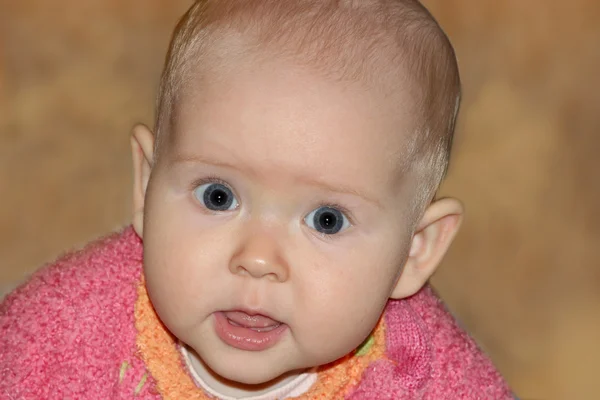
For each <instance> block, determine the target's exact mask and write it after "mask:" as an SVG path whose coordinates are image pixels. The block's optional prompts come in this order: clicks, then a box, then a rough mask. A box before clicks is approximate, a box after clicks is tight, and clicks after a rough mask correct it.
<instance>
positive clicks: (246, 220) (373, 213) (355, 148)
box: [144, 63, 412, 383]
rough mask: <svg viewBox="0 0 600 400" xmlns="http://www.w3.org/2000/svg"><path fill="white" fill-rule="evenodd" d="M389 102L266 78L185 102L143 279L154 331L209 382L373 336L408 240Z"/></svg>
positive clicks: (266, 70) (403, 122)
mask: <svg viewBox="0 0 600 400" xmlns="http://www.w3.org/2000/svg"><path fill="white" fill-rule="evenodd" d="M389 103H391V100H389V101H384V100H383V99H382V98H379V97H378V95H377V94H375V93H371V92H366V91H364V90H361V89H360V88H359V87H358V86H355V85H346V86H343V85H342V84H340V83H335V82H330V81H327V80H324V79H322V78H319V77H317V76H315V75H311V74H310V73H308V72H306V71H302V70H300V69H297V68H293V67H291V66H289V65H283V64H276V63H271V64H262V65H259V66H257V65H249V64H248V65H241V66H239V68H236V70H235V71H232V72H231V73H230V74H227V75H226V76H220V77H219V79H213V80H212V82H211V80H210V79H205V80H204V81H203V83H202V84H201V85H199V86H198V89H197V90H191V91H190V94H189V95H187V96H184V98H183V99H181V102H180V104H179V105H178V108H177V113H176V120H175V122H174V124H173V129H172V132H171V133H170V136H169V138H168V140H166V141H165V143H164V147H163V148H162V149H161V153H160V157H159V158H158V160H157V163H156V164H155V165H154V168H153V170H152V175H151V178H150V183H149V186H148V192H147V197H146V205H145V207H146V208H145V210H146V211H145V222H144V248H145V254H144V256H145V273H146V279H147V285H148V291H149V295H150V297H151V299H152V301H153V304H154V306H155V308H156V310H157V312H158V314H159V316H160V317H161V319H162V320H163V322H164V323H165V325H166V326H167V327H168V329H169V330H170V331H171V332H172V333H173V334H175V335H176V336H177V337H178V338H179V339H180V340H182V341H183V342H185V343H187V344H188V345H189V346H190V347H191V348H193V349H194V350H195V351H196V352H197V353H198V355H199V356H200V357H201V359H202V360H204V362H205V363H206V364H207V365H208V366H209V367H211V368H212V369H213V370H214V371H215V372H216V373H217V374H219V375H221V376H222V377H224V378H227V379H230V380H234V381H238V382H243V383H262V382H266V381H268V380H271V379H273V378H276V377H278V376H280V375H281V374H283V373H285V372H288V371H293V370H298V369H302V368H307V367H312V366H316V365H322V364H325V363H328V362H331V361H333V360H335V359H337V358H340V357H342V356H344V355H345V354H347V353H349V352H351V351H352V350H353V349H354V348H356V347H357V346H358V345H359V344H360V343H361V342H362V341H363V340H364V339H365V338H366V337H367V336H368V334H369V333H370V331H371V330H372V329H373V327H374V326H375V324H376V323H377V321H378V319H379V318H380V315H381V313H382V311H383V308H384V307H385V305H386V302H387V300H388V298H389V296H390V293H391V291H392V289H393V288H394V286H395V283H396V282H397V280H398V277H399V274H400V271H401V269H402V266H403V263H404V261H405V260H406V256H407V252H408V249H409V246H410V242H411V237H412V232H411V227H410V226H409V225H410V223H409V220H410V216H411V209H410V206H409V197H410V196H409V195H407V193H408V192H409V191H410V190H409V189H408V188H406V187H405V185H403V183H402V182H403V181H404V180H403V179H402V178H403V177H402V176H401V175H399V174H400V173H399V171H398V165H399V160H398V157H400V156H399V154H401V152H402V149H403V147H404V146H405V145H406V144H405V143H404V141H405V140H406V139H405V137H406V135H403V134H402V132H403V131H406V132H408V131H409V128H410V126H409V124H408V122H407V119H406V116H400V115H398V113H397V112H396V113H394V111H393V108H392V105H391V104H389ZM395 105H397V103H395Z"/></svg>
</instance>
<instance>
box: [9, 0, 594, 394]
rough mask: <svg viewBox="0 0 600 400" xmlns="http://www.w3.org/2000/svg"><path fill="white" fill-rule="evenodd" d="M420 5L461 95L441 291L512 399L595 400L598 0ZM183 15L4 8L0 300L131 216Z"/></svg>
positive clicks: (169, 10) (92, 7)
mask: <svg viewBox="0 0 600 400" xmlns="http://www.w3.org/2000/svg"><path fill="white" fill-rule="evenodd" d="M426 3H427V5H429V6H430V7H431V10H432V11H433V13H434V15H436V16H437V17H438V18H439V20H440V22H441V23H442V25H443V26H444V27H445V28H446V30H447V31H448V33H449V35H450V36H451V39H452V40H453V42H454V44H455V46H456V49H457V52H458V55H459V58H460V64H461V68H462V76H463V81H464V87H465V101H464V107H463V111H462V117H461V121H460V127H459V136H458V137H457V140H456V147H455V154H454V159H453V165H452V169H451V174H450V176H449V179H448V181H447V183H446V185H445V187H444V189H443V193H445V194H452V195H455V196H458V197H460V198H462V199H464V201H465V202H466V205H467V210H468V214H467V220H466V223H465V225H464V230H463V231H462V234H461V235H460V237H459V238H458V240H457V243H456V246H455V247H454V248H453V249H452V251H451V253H450V256H449V257H448V259H447V260H446V262H445V263H444V265H443V267H442V268H441V270H440V272H439V273H438V275H437V276H436V278H435V284H436V285H437V287H438V288H439V289H440V291H441V293H442V295H443V296H444V297H445V298H446V299H447V301H448V302H449V304H450V306H451V308H452V309H453V310H454V311H455V312H456V313H457V315H459V317H460V319H461V320H462V322H463V323H464V324H465V325H466V326H467V327H468V328H469V329H470V331H471V332H473V334H474V335H475V336H476V337H477V339H478V340H479V342H480V343H481V344H482V346H483V347H484V348H485V349H486V350H487V351H488V352H489V353H490V354H491V355H492V357H493V359H494V360H495V362H496V363H497V365H498V367H499V368H500V369H501V370H502V372H503V373H504V374H505V376H506V377H507V379H508V380H509V381H510V383H511V384H512V386H513V387H514V388H515V390H516V391H517V393H518V394H519V395H520V396H522V397H523V398H531V399H542V398H544V399H546V398H547V399H597V398H600V394H599V393H600V383H599V382H600V379H598V377H597V375H598V373H597V371H598V360H599V359H600V266H599V261H600V212H599V211H598V210H597V208H596V207H597V204H600V186H599V185H600V158H598V157H597V153H598V151H599V150H600V132H599V130H600V90H599V89H600V84H599V78H598V73H599V71H600V3H598V2H596V1H594V0H571V1H569V2H566V1H563V2H558V1H556V2H554V1H551V0H528V1H517V0H502V1H501V2H500V1H482V0H454V1H448V0H428V1H427V2H426ZM187 5H188V1H183V0H177V1H166V0H163V1H159V0H86V1H76V0H56V1H47V0H20V1H14V0H0V63H1V64H0V204H1V207H0V290H1V287H2V286H6V285H10V284H12V283H13V282H15V281H17V280H19V279H21V278H22V277H23V276H24V275H26V274H27V273H28V272H30V271H32V270H33V269H35V268H36V267H38V266H39V265H40V264H41V263H42V262H44V261H48V260H50V259H51V258H53V257H55V256H56V255H57V254H58V253H60V252H61V251H63V250H65V249H67V248H69V247H73V246H78V245H81V244H83V243H84V242H86V241H88V240H89V239H92V238H93V237H95V236H97V235H99V234H103V233H106V232H108V231H111V230H113V229H115V228H117V227H118V226H120V225H121V224H124V223H126V222H127V221H128V219H129V212H130V211H129V209H130V206H129V204H130V180H131V178H130V159H129V142H128V131H129V128H130V126H131V125H132V124H133V123H134V122H135V121H138V120H140V121H144V122H147V123H151V121H152V105H153V94H154V90H155V87H156V83H157V77H158V74H159V71H160V68H161V67H162V60H163V56H164V51H165V48H166V45H167V41H168V37H169V34H170V31H171V28H172V26H173V24H174V22H175V21H176V18H177V17H178V16H179V15H180V14H181V13H182V12H183V11H184V9H185V8H186V7H187Z"/></svg>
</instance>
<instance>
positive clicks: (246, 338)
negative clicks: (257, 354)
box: [214, 310, 288, 351]
mask: <svg viewBox="0 0 600 400" xmlns="http://www.w3.org/2000/svg"><path fill="white" fill-rule="evenodd" d="M214 318H215V330H216V333H217V335H218V336H219V338H220V339H221V340H222V341H223V342H224V343H225V344H227V345H229V346H232V347H235V348H237V349H239V350H247V351H263V350H267V349H268V348H270V347H273V346H275V345H276V344H277V343H278V342H279V340H281V338H282V337H283V336H284V335H285V333H286V332H287V330H288V326H287V325H286V324H285V323H283V322H280V321H277V320H274V319H273V318H271V317H268V316H266V315H262V314H249V313H248V312H245V311H240V310H235V311H219V312H216V313H215V314H214Z"/></svg>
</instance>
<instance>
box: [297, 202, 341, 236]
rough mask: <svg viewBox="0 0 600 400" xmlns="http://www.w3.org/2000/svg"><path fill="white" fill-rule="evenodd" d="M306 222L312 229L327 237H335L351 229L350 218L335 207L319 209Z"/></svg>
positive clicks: (309, 215) (312, 212)
mask: <svg viewBox="0 0 600 400" xmlns="http://www.w3.org/2000/svg"><path fill="white" fill-rule="evenodd" d="M304 221H305V222H306V225H308V226H309V227H310V228H312V229H314V230H316V231H317V232H319V233H323V234H325V235H335V234H336V233H338V232H340V231H341V230H343V229H347V228H348V227H350V222H349V221H348V218H347V217H346V216H345V215H344V213H342V212H341V211H340V210H337V209H335V208H333V207H327V206H323V207H319V208H317V209H316V210H314V211H311V212H310V214H308V215H307V216H306V217H305V218H304Z"/></svg>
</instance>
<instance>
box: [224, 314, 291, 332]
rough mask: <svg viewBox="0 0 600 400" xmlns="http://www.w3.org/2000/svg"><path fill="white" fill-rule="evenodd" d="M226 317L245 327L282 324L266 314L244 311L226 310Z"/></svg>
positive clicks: (264, 326) (266, 326)
mask: <svg viewBox="0 0 600 400" xmlns="http://www.w3.org/2000/svg"><path fill="white" fill-rule="evenodd" d="M223 314H225V317H227V319H229V320H230V321H231V322H234V323H236V324H238V325H240V326H243V327H245V328H270V327H275V326H277V325H279V324H280V322H279V321H275V320H274V319H271V318H269V317H265V316H264V315H260V314H256V315H250V314H246V313H245V312H242V311H226V312H224V313H223Z"/></svg>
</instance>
